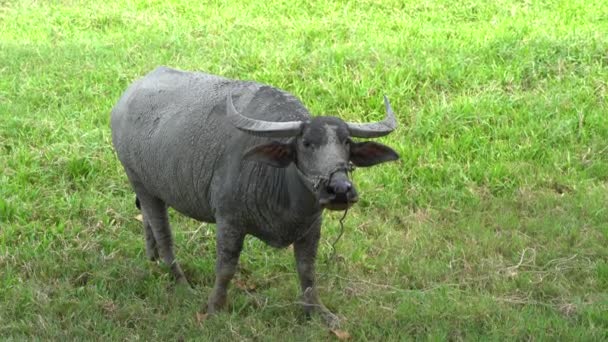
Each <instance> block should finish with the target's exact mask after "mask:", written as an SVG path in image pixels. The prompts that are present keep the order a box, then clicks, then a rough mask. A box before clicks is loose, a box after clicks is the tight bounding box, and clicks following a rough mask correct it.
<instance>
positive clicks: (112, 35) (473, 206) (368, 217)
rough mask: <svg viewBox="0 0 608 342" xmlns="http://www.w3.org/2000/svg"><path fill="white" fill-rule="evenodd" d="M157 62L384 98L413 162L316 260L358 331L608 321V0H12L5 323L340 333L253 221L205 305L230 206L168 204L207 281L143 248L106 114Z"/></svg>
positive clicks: (365, 199)
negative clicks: (205, 212)
mask: <svg viewBox="0 0 608 342" xmlns="http://www.w3.org/2000/svg"><path fill="white" fill-rule="evenodd" d="M158 65H168V66H172V67H176V68H180V69H187V70H201V71H206V72H209V73H214V74H219V75H224V76H227V77H231V78H239V79H249V80H256V81H259V82H263V83H267V84H272V85H274V86H277V87H280V88H283V89H286V90H288V91H289V92H291V93H293V94H295V95H296V96H298V97H299V98H301V99H302V101H303V102H304V103H305V104H306V105H307V106H308V108H309V109H310V110H311V112H313V113H315V114H330V115H336V116H339V117H342V118H344V119H346V120H350V121H356V120H360V121H367V120H377V119H379V118H381V117H382V115H383V107H382V94H387V95H388V96H389V98H390V99H391V102H392V105H393V108H394V109H395V111H396V112H397V114H398V117H399V120H400V127H399V129H398V130H397V132H396V133H394V134H392V135H390V136H389V137H387V138H384V139H381V141H382V142H384V143H386V144H388V145H391V146H393V147H394V148H395V149H396V150H398V151H399V153H400V154H401V160H400V161H399V162H398V163H393V164H385V165H382V166H377V167H374V168H370V169H359V170H357V172H356V173H355V176H354V178H355V181H356V183H357V184H358V188H359V191H360V194H361V199H362V200H361V202H360V203H359V204H358V205H357V206H356V207H354V209H353V210H351V211H350V212H349V215H348V217H347V219H346V225H345V233H344V236H343V237H342V239H341V240H340V242H339V243H338V245H337V255H336V257H335V258H334V259H330V256H331V253H332V249H331V244H332V243H333V241H334V239H335V238H336V237H337V236H338V234H339V225H338V219H339V217H340V215H339V214H327V215H326V220H325V225H324V228H323V234H324V235H323V238H322V243H321V248H320V255H319V260H318V272H319V284H320V287H321V297H322V298H323V299H324V301H325V303H326V305H327V306H328V307H329V308H330V309H332V310H333V311H334V312H336V313H337V314H338V315H340V316H341V317H343V327H342V329H343V330H345V331H347V332H348V333H350V335H351V336H352V338H353V339H354V340H366V339H368V340H407V339H423V340H424V339H428V340H446V339H449V340H474V339H484V340H485V339H487V338H491V339H500V340H503V339H504V340H511V339H521V340H556V339H558V340H587V341H590V340H602V339H604V340H605V339H608V247H607V245H608V208H607V205H608V115H607V114H608V101H607V94H608V3H607V2H605V1H600V0H597V1H592V0H586V1H583V0H577V1H569V0H563V1H540V0H539V1H505V0H502V1H497V2H490V1H481V0H474V1H458V2H453V1H440V0H428V1H427V0H419V1H371V0H368V1H352V2H318V3H310V2H306V1H297V2H290V1H281V0H266V1H245V2H243V3H241V4H239V3H238V2H236V1H235V2H197V1H170V0H164V1H126V2H125V1H103V2H102V1H26V0H23V1H10V0H9V1H6V0H0V167H1V168H0V170H1V173H0V229H1V233H0V338H1V339H2V340H5V339H10V338H14V339H19V340H20V339H33V338H35V339H56V340H62V339H69V340H73V339H78V340H82V339H100V338H102V339H108V340H109V339H112V340H122V339H127V340H136V339H142V340H153V339H154V340H156V339H159V340H181V339H185V340H190V339H196V338H200V339H209V340H211V339H213V340H234V339H236V340H285V339H287V340H303V339H310V340H325V339H333V338H335V337H334V336H332V334H331V333H330V332H329V331H328V329H327V328H325V327H324V326H323V325H322V324H321V322H320V320H319V319H315V318H313V319H312V320H307V319H306V318H305V316H304V314H303V312H302V311H301V309H300V307H298V305H297V303H296V301H297V299H298V296H299V288H298V282H297V276H296V274H295V266H294V261H293V257H292V252H291V251H290V250H289V249H286V250H276V249H272V248H270V247H267V246H265V245H264V244H263V243H262V242H260V241H258V240H256V239H254V238H248V239H247V240H246V243H245V250H244V252H243V255H242V257H241V268H240V271H239V273H238V274H237V276H236V281H235V283H236V286H232V288H231V290H230V292H229V295H230V303H229V309H228V310H227V312H225V313H222V314H220V315H219V316H216V317H213V318H208V319H202V318H203V316H201V315H200V312H201V310H202V306H203V304H204V303H205V301H206V298H207V295H208V293H209V291H210V289H211V287H212V285H213V279H214V272H213V269H214V259H215V255H214V253H215V239H214V234H215V227H214V226H213V225H207V224H200V223H198V222H196V221H193V220H190V219H187V218H185V217H183V216H181V215H179V214H178V213H175V212H171V216H172V223H173V228H174V233H175V236H176V251H177V256H178V259H179V260H180V261H181V263H182V266H183V267H184V269H185V272H186V274H187V276H188V277H189V279H190V281H191V283H192V284H193V289H194V291H193V292H194V294H192V295H187V294H183V293H177V294H176V293H175V289H174V287H173V284H172V281H171V279H170V277H169V275H168V273H167V269H166V267H164V266H162V265H159V264H155V263H151V262H149V261H147V260H146V257H145V249H144V239H143V232H142V228H141V224H140V222H138V221H137V220H136V219H135V216H136V215H137V214H138V212H137V209H136V208H135V205H134V195H133V193H132V191H131V190H130V188H129V184H128V183H127V179H126V176H125V175H124V172H123V171H122V169H121V166H120V164H119V163H118V161H117V158H116V156H115V153H114V151H113V149H112V146H111V141H110V129H109V113H110V110H111V108H112V106H113V105H114V103H116V101H117V100H118V98H119V96H120V94H121V93H122V92H123V91H124V90H125V88H126V87H127V85H128V84H129V83H130V82H132V81H133V80H134V79H136V78H138V77H140V76H142V75H143V74H145V73H147V72H148V71H150V70H151V69H153V68H154V67H156V66H158ZM197 313H199V314H198V315H197Z"/></svg>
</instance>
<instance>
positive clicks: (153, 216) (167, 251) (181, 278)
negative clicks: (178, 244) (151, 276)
mask: <svg viewBox="0 0 608 342" xmlns="http://www.w3.org/2000/svg"><path fill="white" fill-rule="evenodd" d="M137 197H138V198H139V201H140V203H141V211H142V213H143V216H144V222H146V223H147V225H148V226H149V227H150V231H151V233H152V234H151V235H150V231H148V230H146V246H149V247H152V246H153V245H156V248H158V252H159V253H160V257H161V258H162V260H163V262H164V263H165V264H166V265H167V266H169V268H170V269H171V274H172V275H173V277H174V278H175V280H176V281H177V283H178V284H179V283H183V284H187V283H188V281H187V280H186V276H185V275H184V272H183V271H182V269H181V267H180V266H179V264H178V262H177V260H175V254H174V253H173V237H172V236H171V227H170V226H169V216H168V213H167V206H166V205H165V203H164V202H163V201H161V200H160V199H158V198H155V197H153V196H147V195H143V194H142V193H141V192H138V194H137ZM151 238H153V239H154V241H155V242H154V243H152V242H151Z"/></svg>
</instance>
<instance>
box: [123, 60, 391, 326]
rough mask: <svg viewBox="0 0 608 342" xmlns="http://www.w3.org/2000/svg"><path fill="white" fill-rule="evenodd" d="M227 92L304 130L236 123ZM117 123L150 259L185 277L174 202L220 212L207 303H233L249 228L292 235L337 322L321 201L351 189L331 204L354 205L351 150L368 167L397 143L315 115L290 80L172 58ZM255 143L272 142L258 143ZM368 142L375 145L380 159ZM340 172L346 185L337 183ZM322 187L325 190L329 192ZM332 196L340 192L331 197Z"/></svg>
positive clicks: (132, 93) (132, 90)
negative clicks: (181, 66)
mask: <svg viewBox="0 0 608 342" xmlns="http://www.w3.org/2000/svg"><path fill="white" fill-rule="evenodd" d="M229 96H231V99H232V100H233V101H234V108H235V109H236V111H238V113H242V115H243V116H245V117H248V118H251V119H258V120H264V121H269V122H284V121H301V122H303V124H302V127H303V129H302V133H301V134H300V135H299V136H295V137H285V138H280V139H269V138H266V137H263V136H256V135H252V134H249V133H246V132H244V131H243V129H241V130H239V129H237V128H236V127H235V125H234V123H233V122H231V121H230V120H228V119H227V106H228V105H229V103H230V101H229V100H228V97H229ZM389 108H390V106H389V105H388V102H387V110H388V109H389ZM393 120H394V118H393ZM111 125H112V140H113V143H114V147H115V149H116V152H117V154H118V158H119V159H120V161H121V163H122V164H123V166H124V168H125V171H126V173H127V176H128V178H129V181H130V182H131V184H132V186H133V189H134V191H135V193H136V196H137V199H138V206H140V207H141V210H142V214H143V218H144V231H145V236H146V250H147V253H148V257H149V258H151V259H156V258H158V257H159V256H160V257H161V258H162V259H163V261H164V262H165V263H167V264H168V265H170V267H171V271H172V274H173V275H174V276H175V277H176V279H177V281H178V282H179V283H183V284H187V281H186V278H185V277H184V274H183V272H182V270H181V268H180V266H179V264H178V263H177V261H176V260H175V257H174V253H173V246H172V245H173V243H172V237H171V230H170V227H169V223H168V216H167V207H168V206H171V207H173V208H174V209H176V210H177V211H179V212H181V213H183V214H185V215H187V216H189V217H192V218H195V219H197V220H200V221H205V222H215V223H217V265H216V282H215V286H214V289H213V291H212V293H211V295H210V296H209V301H208V307H207V310H208V312H210V313H214V312H215V311H217V310H218V309H220V308H221V307H222V306H224V304H225V301H226V290H227V286H228V283H229V282H230V279H231V278H232V276H233V275H234V272H235V269H236V265H237V262H238V257H239V254H240V251H241V249H242V244H243V239H244V237H245V235H246V234H252V235H254V236H256V237H258V238H259V239H261V240H263V241H265V242H266V243H268V244H270V245H272V246H275V247H286V246H288V245H290V244H292V243H293V244H294V252H295V257H296V263H297V269H298V274H299V276H300V283H301V287H302V291H303V293H304V295H303V297H304V298H303V302H304V307H305V309H306V311H307V312H313V311H316V312H318V313H320V314H321V315H322V317H323V318H325V319H326V321H328V323H330V324H335V323H336V322H337V320H336V317H335V316H334V315H333V314H331V313H330V312H329V311H328V310H327V309H326V308H325V307H324V306H323V305H322V303H321V302H320V300H319V298H318V295H317V293H316V289H315V286H314V261H315V257H316V251H317V245H318V240H319V236H320V227H321V212H322V209H323V208H322V206H323V207H325V206H324V203H325V202H332V203H333V202H335V201H334V197H336V196H335V195H332V196H330V197H327V196H328V195H327V192H329V193H331V194H333V193H334V192H342V195H341V196H342V197H341V200H342V201H343V203H342V205H340V203H338V205H337V206H336V207H333V209H345V208H346V207H347V206H350V205H351V204H352V203H354V202H355V201H356V197H357V196H356V192H355V189H354V186H352V184H351V183H350V181H349V180H348V175H347V172H346V165H347V164H348V163H349V153H350V154H351V155H353V152H352V151H353V150H355V147H356V146H363V147H360V148H358V149H359V150H362V149H364V150H365V151H366V152H365V153H367V154H365V153H363V154H359V155H358V157H356V158H355V157H351V161H352V162H354V163H355V164H358V165H361V166H369V165H373V164H377V163H380V162H384V161H388V160H395V159H397V158H398V156H397V154H396V153H395V152H394V151H392V150H390V149H389V148H388V147H386V146H383V145H380V144H375V143H354V142H352V141H350V138H349V126H348V124H347V123H344V122H343V121H342V120H340V119H337V118H333V117H317V118H312V117H311V115H310V114H309V112H308V111H307V109H306V108H305V107H304V106H303V105H302V103H300V101H299V100H298V99H296V98H295V97H294V96H292V95H290V94H289V93H287V92H284V91H282V90H279V89H276V88H273V87H270V86H266V85H262V84H258V83H254V82H245V81H235V80H229V79H225V78H222V77H218V76H213V75H207V74H203V73H191V72H182V71H177V70H173V69H170V68H166V67H159V68H157V69H155V70H154V71H152V72H151V73H149V74H148V75H146V76H145V77H143V78H142V79H140V80H138V81H136V82H135V83H133V84H132V85H131V86H130V87H129V88H128V89H127V91H126V92H125V93H124V95H123V96H122V97H121V99H120V100H119V102H118V103H117V105H116V106H115V107H114V109H113V111H112V121H111ZM359 125H360V124H359ZM389 126H390V125H389ZM352 127H354V126H352ZM355 129H357V130H361V128H360V127H355V128H353V131H354V130H355ZM392 129H394V127H389V130H388V131H390V130H392ZM388 131H387V132H388ZM262 135H263V134H262ZM359 136H363V135H359ZM369 136H372V135H369ZM375 136H378V135H377V134H376V135H375ZM269 143H270V144H269ZM265 144H267V145H265ZM273 144H274V145H273ZM372 144H373V145H372ZM255 146H258V147H259V146H262V147H261V148H258V149H255V148H254V149H252V147H255ZM268 146H270V147H268ZM349 146H352V147H350V152H349ZM370 148H371V149H370ZM260 151H261V152H260ZM277 151H278V152H277ZM307 151H308V152H307ZM370 151H371V154H374V153H375V154H374V155H373V156H372V157H371V158H372V159H373V160H372V161H371V162H370V161H369V155H370ZM378 151H380V152H378ZM269 153H270V154H269ZM244 155H247V156H246V157H247V158H248V159H251V160H246V158H244ZM269 155H270V157H269ZM277 156H278V157H280V159H281V161H280V162H277V158H276V157H277ZM374 158H375V159H374ZM269 159H271V160H270V161H269ZM256 161H258V162H256ZM317 175H321V176H325V182H324V183H322V186H321V187H322V188H323V189H320V190H318V189H317V188H316V187H315V185H317V186H318V185H319V184H314V182H313V181H312V180H313V179H315V178H314V177H315V176H317ZM330 183H331V184H334V183H336V184H338V185H335V184H334V185H331V186H333V188H332V187H331V186H330ZM351 188H352V189H351ZM328 189H329V190H328ZM323 191H325V195H320V193H321V192H323ZM346 192H348V194H346ZM323 196H325V197H327V198H330V199H329V200H328V199H325V202H323V199H322V198H321V197H323ZM346 202H348V203H346ZM345 203H346V204H345ZM328 207H329V208H332V207H331V205H329V206H328Z"/></svg>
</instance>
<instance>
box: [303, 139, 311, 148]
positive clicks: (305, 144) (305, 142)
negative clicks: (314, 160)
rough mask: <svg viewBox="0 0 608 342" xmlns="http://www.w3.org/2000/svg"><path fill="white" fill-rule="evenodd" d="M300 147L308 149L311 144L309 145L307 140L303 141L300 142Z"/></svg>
mask: <svg viewBox="0 0 608 342" xmlns="http://www.w3.org/2000/svg"><path fill="white" fill-rule="evenodd" d="M302 145H303V146H304V147H306V148H310V147H312V144H311V143H310V141H308V140H303V141H302Z"/></svg>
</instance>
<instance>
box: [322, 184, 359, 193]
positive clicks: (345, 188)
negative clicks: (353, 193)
mask: <svg viewBox="0 0 608 342" xmlns="http://www.w3.org/2000/svg"><path fill="white" fill-rule="evenodd" d="M352 187H353V185H352V184H351V183H350V182H347V181H344V182H336V183H334V184H332V185H330V186H329V187H327V192H328V193H330V194H332V195H334V194H335V195H344V194H346V193H347V192H349V191H350V189H352Z"/></svg>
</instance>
